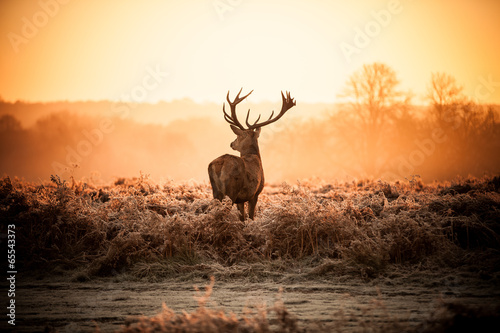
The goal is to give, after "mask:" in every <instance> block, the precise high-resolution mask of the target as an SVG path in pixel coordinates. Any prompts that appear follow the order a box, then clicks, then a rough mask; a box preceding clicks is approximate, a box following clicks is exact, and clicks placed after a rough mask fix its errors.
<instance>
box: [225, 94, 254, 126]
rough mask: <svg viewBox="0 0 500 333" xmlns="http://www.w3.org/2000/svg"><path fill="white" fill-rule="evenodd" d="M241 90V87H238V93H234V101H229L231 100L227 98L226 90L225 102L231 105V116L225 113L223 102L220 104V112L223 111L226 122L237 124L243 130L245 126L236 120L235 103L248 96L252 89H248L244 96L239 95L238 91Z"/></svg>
mask: <svg viewBox="0 0 500 333" xmlns="http://www.w3.org/2000/svg"><path fill="white" fill-rule="evenodd" d="M242 90H243V88H241V89H240V92H239V93H238V95H236V97H235V98H234V101H232V102H231V100H230V99H229V90H228V91H227V96H226V99H227V102H228V103H229V106H230V107H231V116H229V115H228V114H227V113H226V110H225V103H224V104H222V112H224V119H226V121H227V122H228V123H230V124H231V125H234V126H237V127H239V128H240V129H242V130H244V129H245V127H243V125H241V123H240V122H239V121H238V117H237V116H236V105H237V104H238V103H240V102H241V101H242V100H244V99H245V98H247V97H248V95H250V94H251V93H252V92H253V90H252V91H250V92H249V93H248V94H246V95H245V96H243V97H240V93H241V91H242ZM248 113H250V109H249V110H248ZM247 119H248V115H247Z"/></svg>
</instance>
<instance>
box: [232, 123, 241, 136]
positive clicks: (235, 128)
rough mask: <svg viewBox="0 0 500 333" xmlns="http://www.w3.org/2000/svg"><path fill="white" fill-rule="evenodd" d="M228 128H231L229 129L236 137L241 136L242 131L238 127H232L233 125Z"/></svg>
mask: <svg viewBox="0 0 500 333" xmlns="http://www.w3.org/2000/svg"><path fill="white" fill-rule="evenodd" d="M230 126H231V129H232V130H233V132H234V134H236V135H242V134H243V131H242V130H241V129H239V128H238V127H236V126H233V125H230Z"/></svg>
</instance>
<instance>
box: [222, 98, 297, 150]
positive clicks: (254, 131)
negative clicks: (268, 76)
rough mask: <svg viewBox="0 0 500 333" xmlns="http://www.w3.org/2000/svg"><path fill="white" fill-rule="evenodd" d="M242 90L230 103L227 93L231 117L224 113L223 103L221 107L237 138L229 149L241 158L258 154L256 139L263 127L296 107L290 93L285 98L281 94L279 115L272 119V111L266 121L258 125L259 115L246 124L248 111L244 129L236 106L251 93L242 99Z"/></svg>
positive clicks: (248, 115)
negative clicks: (238, 153)
mask: <svg viewBox="0 0 500 333" xmlns="http://www.w3.org/2000/svg"><path fill="white" fill-rule="evenodd" d="M242 90H243V88H241V89H240V91H239V92H238V95H236V97H235V98H234V100H233V101H232V102H231V100H230V99H229V91H228V92H227V96H226V100H227V102H228V103H229V106H230V109H231V115H229V114H227V113H226V109H225V103H224V104H223V105H222V112H224V119H225V120H226V121H227V122H228V123H229V124H230V125H231V129H232V130H233V132H234V134H236V136H237V138H236V140H234V141H233V142H232V143H231V148H233V149H234V150H237V151H239V152H240V153H241V155H242V156H243V155H244V154H247V153H257V154H258V152H259V148H258V143H257V139H258V138H259V135H260V130H261V128H262V127H263V126H266V125H268V124H271V123H274V122H275V121H277V120H278V119H280V118H281V117H282V116H283V115H284V114H285V113H286V112H287V111H288V110H289V109H290V108H292V107H293V106H295V105H296V103H295V101H294V100H293V98H291V97H290V93H289V92H287V93H286V97H285V95H284V94H283V92H281V97H282V106H281V111H280V113H279V114H278V115H277V116H276V117H274V118H273V115H274V111H272V113H271V116H270V117H269V119H268V120H266V121H263V122H261V123H259V120H260V116H261V115H260V114H259V117H258V118H257V120H256V121H255V122H254V123H253V124H250V123H249V122H248V118H249V117H250V109H249V110H248V112H247V117H246V120H245V123H246V125H247V127H246V128H245V127H244V126H243V125H242V124H241V123H240V121H239V120H238V117H237V115H236V105H238V103H240V102H241V101H243V100H244V99H245V98H247V97H248V96H249V95H250V94H251V93H252V92H253V90H252V91H250V92H249V93H248V94H246V95H245V96H243V97H240V94H241V91H242Z"/></svg>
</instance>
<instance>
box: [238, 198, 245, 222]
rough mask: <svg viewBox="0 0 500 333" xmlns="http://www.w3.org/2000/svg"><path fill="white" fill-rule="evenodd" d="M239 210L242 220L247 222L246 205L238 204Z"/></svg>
mask: <svg viewBox="0 0 500 333" xmlns="http://www.w3.org/2000/svg"><path fill="white" fill-rule="evenodd" d="M237 206H238V210H239V211H240V220H241V221H245V203H244V202H243V203H239V204H237Z"/></svg>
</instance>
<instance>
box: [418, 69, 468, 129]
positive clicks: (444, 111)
mask: <svg viewBox="0 0 500 333" xmlns="http://www.w3.org/2000/svg"><path fill="white" fill-rule="evenodd" d="M462 91H463V86H461V85H459V84H458V83H457V80H456V79H455V77H453V76H452V75H449V74H447V73H442V72H436V73H432V74H431V82H430V84H429V85H428V86H427V95H426V97H427V99H428V100H429V102H430V103H431V115H432V118H433V120H434V121H436V122H437V124H438V125H439V126H441V127H447V126H445V125H446V124H447V123H448V125H450V124H451V123H452V122H453V120H454V118H455V117H456V111H457V110H458V106H459V105H460V104H463V103H464V102H465V96H464V95H463V93H462Z"/></svg>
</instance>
